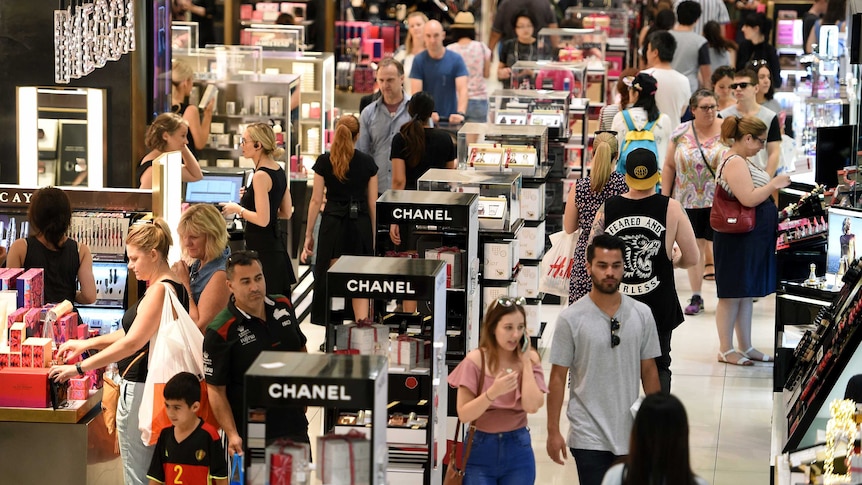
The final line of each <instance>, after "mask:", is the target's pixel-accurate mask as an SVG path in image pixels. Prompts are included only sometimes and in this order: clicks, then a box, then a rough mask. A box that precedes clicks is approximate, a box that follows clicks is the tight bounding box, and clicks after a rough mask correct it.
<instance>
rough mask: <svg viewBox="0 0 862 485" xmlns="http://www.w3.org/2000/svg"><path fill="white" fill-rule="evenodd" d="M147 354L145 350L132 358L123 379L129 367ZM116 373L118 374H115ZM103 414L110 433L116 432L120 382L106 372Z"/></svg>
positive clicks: (103, 391)
mask: <svg viewBox="0 0 862 485" xmlns="http://www.w3.org/2000/svg"><path fill="white" fill-rule="evenodd" d="M145 355H147V351H146V350H144V351H142V352H141V353H139V354H138V355H137V357H135V358H134V360H132V362H131V363H130V364H129V366H128V367H126V370H125V371H124V372H123V375H121V376H120V377H121V380H122V379H125V377H126V374H128V373H129V369H131V368H132V366H133V365H135V364H136V363H137V362H138V361H139V360H141V358H142V357H143V356H145ZM115 375H116V374H115ZM102 383H103V385H102V415H103V416H104V418H105V427H106V428H107V429H108V434H109V435H112V434H114V430H116V429H117V406H118V405H119V404H120V383H119V382H117V381H115V380H114V376H109V375H107V374H105V376H104V379H103V380H102Z"/></svg>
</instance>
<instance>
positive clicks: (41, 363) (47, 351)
mask: <svg viewBox="0 0 862 485" xmlns="http://www.w3.org/2000/svg"><path fill="white" fill-rule="evenodd" d="M53 347H54V342H53V341H52V340H51V339H49V338H42V337H30V338H28V339H27V340H25V341H24V343H23V344H21V364H22V365H21V366H22V367H51V355H52V349H53Z"/></svg>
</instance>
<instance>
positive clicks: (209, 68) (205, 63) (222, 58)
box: [173, 45, 263, 81]
mask: <svg viewBox="0 0 862 485" xmlns="http://www.w3.org/2000/svg"><path fill="white" fill-rule="evenodd" d="M173 58H174V59H176V58H182V59H185V61H186V62H188V63H189V66H190V67H191V68H192V70H193V71H194V72H195V79H196V80H198V81H227V80H235V79H238V78H240V79H241V78H242V76H247V75H249V74H260V73H261V72H262V70H261V65H262V59H263V47H260V46H246V45H244V46H238V45H220V46H208V47H206V48H204V49H195V50H190V51H188V52H186V53H182V52H174V53H173Z"/></svg>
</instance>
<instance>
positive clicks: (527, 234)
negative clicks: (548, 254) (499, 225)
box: [518, 221, 545, 259]
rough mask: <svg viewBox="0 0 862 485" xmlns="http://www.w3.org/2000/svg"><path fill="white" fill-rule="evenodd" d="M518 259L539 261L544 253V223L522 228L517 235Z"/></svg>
mask: <svg viewBox="0 0 862 485" xmlns="http://www.w3.org/2000/svg"><path fill="white" fill-rule="evenodd" d="M518 244H519V253H518V254H519V256H518V257H519V258H520V259H541V257H542V254H544V252H545V221H542V222H540V223H539V224H538V225H537V226H532V227H531V226H524V227H522V228H521V231H520V232H519V233H518Z"/></svg>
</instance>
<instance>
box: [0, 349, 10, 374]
mask: <svg viewBox="0 0 862 485" xmlns="http://www.w3.org/2000/svg"><path fill="white" fill-rule="evenodd" d="M10 352H11V350H9V347H8V346H5V345H4V346H2V347H0V369H2V368H3V367H8V366H9V353H10Z"/></svg>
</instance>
